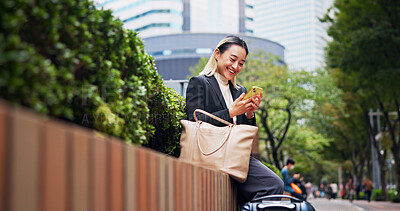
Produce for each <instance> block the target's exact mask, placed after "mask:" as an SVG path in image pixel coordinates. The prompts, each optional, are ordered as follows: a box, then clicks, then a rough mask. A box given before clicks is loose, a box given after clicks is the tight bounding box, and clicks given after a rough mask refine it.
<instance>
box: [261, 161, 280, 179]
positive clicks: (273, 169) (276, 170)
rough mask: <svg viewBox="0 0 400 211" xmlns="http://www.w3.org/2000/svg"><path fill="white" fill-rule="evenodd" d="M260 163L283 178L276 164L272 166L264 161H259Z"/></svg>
mask: <svg viewBox="0 0 400 211" xmlns="http://www.w3.org/2000/svg"><path fill="white" fill-rule="evenodd" d="M261 163H262V164H264V165H265V166H267V167H268V168H269V169H271V170H272V171H273V172H275V174H277V175H278V176H279V177H280V178H281V179H283V177H282V173H281V171H280V170H279V169H278V168H277V167H276V166H274V165H272V164H270V163H267V162H264V161H261Z"/></svg>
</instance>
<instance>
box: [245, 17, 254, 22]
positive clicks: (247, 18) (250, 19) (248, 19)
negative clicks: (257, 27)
mask: <svg viewBox="0 0 400 211" xmlns="http://www.w3.org/2000/svg"><path fill="white" fill-rule="evenodd" d="M246 20H247V21H254V18H250V17H246Z"/></svg>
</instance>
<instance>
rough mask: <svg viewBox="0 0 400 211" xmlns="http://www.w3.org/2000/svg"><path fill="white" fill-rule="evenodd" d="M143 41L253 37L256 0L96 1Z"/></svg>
mask: <svg viewBox="0 0 400 211" xmlns="http://www.w3.org/2000/svg"><path fill="white" fill-rule="evenodd" d="M95 2H96V3H97V5H98V7H103V8H105V9H111V10H112V11H113V13H114V15H115V16H116V17H118V18H120V19H121V20H122V21H123V22H124V27H125V28H128V29H132V30H134V31H137V32H139V36H140V37H142V38H145V37H151V36H156V35H163V34H172V33H181V32H196V33H205V32H206V33H228V34H229V33H230V34H239V33H246V34H252V33H253V31H254V24H253V20H254V11H253V5H252V4H253V0H218V1H215V0H95Z"/></svg>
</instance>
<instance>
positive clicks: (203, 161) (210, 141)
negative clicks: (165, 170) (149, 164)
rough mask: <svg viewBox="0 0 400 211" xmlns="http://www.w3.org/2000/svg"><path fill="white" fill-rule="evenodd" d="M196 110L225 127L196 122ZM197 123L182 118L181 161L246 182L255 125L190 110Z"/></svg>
mask: <svg viewBox="0 0 400 211" xmlns="http://www.w3.org/2000/svg"><path fill="white" fill-rule="evenodd" d="M196 112H199V113H203V114H205V115H207V116H209V117H211V118H213V119H215V120H217V121H220V122H222V123H224V124H226V125H227V126H224V127H217V126H214V125H212V124H209V123H207V122H203V121H199V120H198V119H197V117H196ZM193 116H194V118H195V120H196V122H193V121H188V120H181V121H180V122H181V124H182V126H183V131H182V135H181V141H180V145H181V155H180V157H179V159H180V160H183V161H185V162H189V163H192V164H195V165H199V166H202V167H206V168H211V169H214V170H218V171H221V172H224V173H227V174H229V175H231V176H232V177H233V178H234V179H235V180H237V181H238V182H241V183H243V182H245V181H246V178H247V172H248V170H249V160H250V153H251V146H252V143H253V139H254V137H255V136H256V133H257V131H258V128H257V127H255V126H251V125H244V124H242V125H234V124H232V123H230V122H227V121H225V120H223V119H221V118H219V117H216V116H214V115H212V114H210V113H208V112H206V111H203V110H201V109H196V110H195V111H194V112H193Z"/></svg>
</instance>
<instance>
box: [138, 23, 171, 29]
mask: <svg viewBox="0 0 400 211" xmlns="http://www.w3.org/2000/svg"><path fill="white" fill-rule="evenodd" d="M170 26H171V24H170V23H152V24H149V25H146V26H142V27H139V28H136V29H134V31H142V30H146V29H149V28H168V27H170Z"/></svg>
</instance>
